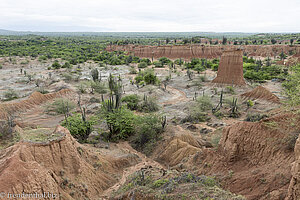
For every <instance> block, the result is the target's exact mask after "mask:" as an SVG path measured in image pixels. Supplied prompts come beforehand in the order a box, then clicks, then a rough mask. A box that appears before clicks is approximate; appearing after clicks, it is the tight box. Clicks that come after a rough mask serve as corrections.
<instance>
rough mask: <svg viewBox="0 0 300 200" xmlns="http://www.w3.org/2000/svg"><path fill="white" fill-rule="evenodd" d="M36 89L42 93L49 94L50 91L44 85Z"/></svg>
mask: <svg viewBox="0 0 300 200" xmlns="http://www.w3.org/2000/svg"><path fill="white" fill-rule="evenodd" d="M36 91H37V92H39V93H41V94H48V93H49V91H48V90H46V89H45V88H44V87H39V88H38V89H37V90H36Z"/></svg>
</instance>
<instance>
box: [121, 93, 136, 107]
mask: <svg viewBox="0 0 300 200" xmlns="http://www.w3.org/2000/svg"><path fill="white" fill-rule="evenodd" d="M122 102H125V103H126V105H127V108H128V109H130V110H137V109H138V104H139V102H140V98H139V96H138V95H136V94H132V95H127V96H125V97H123V98H122Z"/></svg>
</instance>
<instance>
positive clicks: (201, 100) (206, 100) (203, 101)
mask: <svg viewBox="0 0 300 200" xmlns="http://www.w3.org/2000/svg"><path fill="white" fill-rule="evenodd" d="M196 102H197V105H196V106H197V107H199V108H200V109H201V110H202V111H207V110H211V109H212V107H213V105H212V103H211V98H210V97H209V96H201V97H198V98H197V100H196Z"/></svg>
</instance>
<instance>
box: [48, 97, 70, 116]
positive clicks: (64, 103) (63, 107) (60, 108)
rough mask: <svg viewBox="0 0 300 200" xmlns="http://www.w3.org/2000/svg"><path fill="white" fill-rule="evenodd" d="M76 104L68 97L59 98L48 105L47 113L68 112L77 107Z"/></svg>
mask: <svg viewBox="0 0 300 200" xmlns="http://www.w3.org/2000/svg"><path fill="white" fill-rule="evenodd" d="M75 107H76V106H75V104H74V103H73V102H72V101H69V100H68V99H63V98H57V99H55V100H54V102H53V103H51V104H48V105H47V106H46V113H53V112H54V113H56V114H67V113H69V112H70V111H72V110H73V109H74V108H75Z"/></svg>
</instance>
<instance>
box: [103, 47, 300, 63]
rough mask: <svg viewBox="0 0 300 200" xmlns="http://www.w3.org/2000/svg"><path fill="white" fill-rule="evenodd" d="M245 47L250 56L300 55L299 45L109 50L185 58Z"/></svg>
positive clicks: (215, 54) (217, 55) (109, 48)
mask: <svg viewBox="0 0 300 200" xmlns="http://www.w3.org/2000/svg"><path fill="white" fill-rule="evenodd" d="M237 48H242V49H243V54H245V55H248V56H260V57H268V56H269V57H274V56H279V54H280V53H281V52H283V53H285V54H286V55H290V54H291V53H292V54H293V55H294V57H300V46H299V45H292V46H290V45H244V46H235V45H222V46H218V45H213V46H204V45H172V46H142V45H109V46H107V47H106V50H107V51H127V52H128V53H130V54H132V55H135V56H138V57H145V58H160V57H168V58H170V59H176V58H183V59H186V60H189V59H191V58H209V59H211V58H219V57H220V56H221V55H222V53H223V51H228V50H234V49H237Z"/></svg>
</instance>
